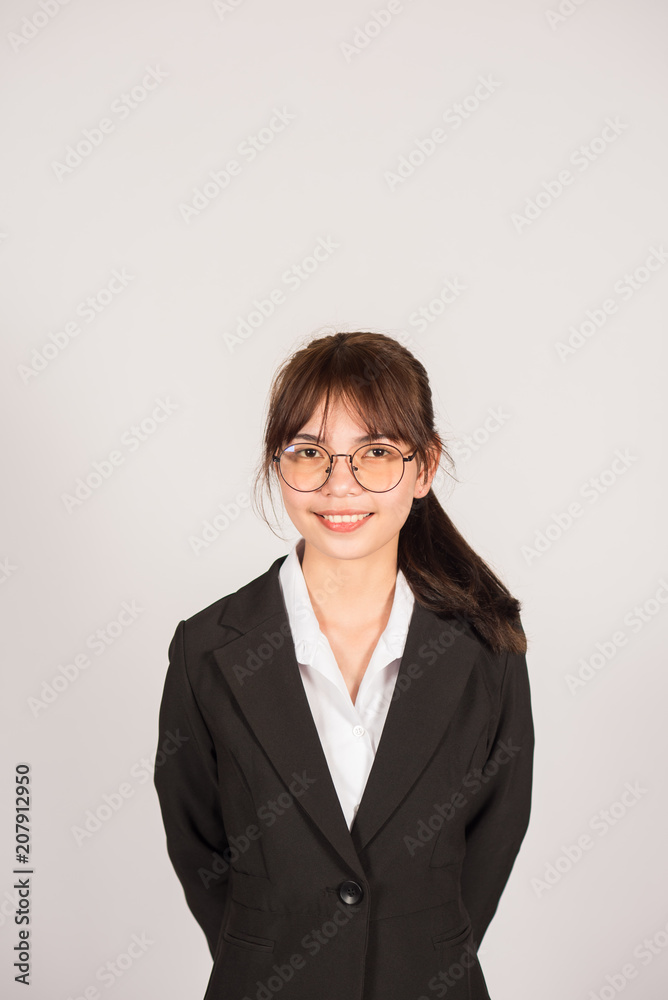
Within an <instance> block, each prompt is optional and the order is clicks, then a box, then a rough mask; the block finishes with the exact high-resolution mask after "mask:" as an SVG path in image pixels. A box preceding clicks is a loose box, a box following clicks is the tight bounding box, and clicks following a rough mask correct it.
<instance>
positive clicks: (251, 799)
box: [154, 556, 534, 1000]
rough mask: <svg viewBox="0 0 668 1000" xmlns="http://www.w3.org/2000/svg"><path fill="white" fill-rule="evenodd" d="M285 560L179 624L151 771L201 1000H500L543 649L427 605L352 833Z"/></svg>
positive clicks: (417, 609) (420, 610) (417, 616)
mask: <svg viewBox="0 0 668 1000" xmlns="http://www.w3.org/2000/svg"><path fill="white" fill-rule="evenodd" d="M285 558H286V556H282V557H280V558H279V559H277V560H276V561H275V562H274V563H273V565H272V566H271V567H270V568H269V570H267V571H266V572H265V573H263V574H262V575H261V576H259V577H257V579H255V580H253V581H251V582H250V583H249V584H247V585H246V586H244V587H242V588H241V589H240V590H238V591H237V592H236V593H233V594H229V595H228V596H226V597H223V598H221V599H220V600H218V601H216V602H215V603H214V604H211V605H210V606H209V607H208V608H205V609H204V610H202V611H200V612H198V613H197V614H195V615H193V616H192V617H191V618H188V619H187V620H186V621H181V622H179V625H178V627H177V629H176V632H175V634H174V637H173V639H172V641H171V644H170V647H169V667H168V670H167V676H166V680H165V686H164V693H163V697H162V703H161V707H160V720H159V730H160V732H159V740H158V753H157V755H156V765H155V776H154V780H155V787H156V790H157V793H158V797H159V801H160V807H161V811H162V817H163V821H164V826H165V832H166V838H167V850H168V853H169V857H170V859H171V862H172V864H173V866H174V869H175V871H176V874H177V876H178V878H179V880H180V882H181V884H182V886H183V889H184V892H185V897H186V901H187V903H188V906H189V907H190V909H191V911H192V913H193V915H194V917H195V919H196V920H197V921H198V923H199V924H200V926H201V927H202V930H203V931H204V933H205V935H206V938H207V942H208V945H209V949H210V951H211V955H212V957H213V968H212V971H211V976H210V979H209V983H208V987H207V990H206V994H205V998H204V1000H273V998H274V997H275V996H280V998H281V1000H433V998H434V997H447V1000H488V998H489V994H488V992H487V988H486V986H485V980H484V977H483V973H482V970H481V968H480V965H479V962H478V958H477V948H478V945H479V944H480V941H481V939H482V936H483V934H484V933H485V930H486V928H487V926H488V924H489V922H490V920H491V919H492V917H493V915H494V913H495V911H496V909H497V905H498V902H499V898H500V896H501V893H502V891H503V889H504V886H505V885H506V882H507V880H508V876H509V874H510V871H511V868H512V867H513V864H514V861H515V858H516V856H517V853H518V851H519V848H520V844H521V843H522V840H523V838H524V835H525V832H526V829H527V826H528V822H529V813H530V807H531V781H532V763H533V747H534V731H533V721H532V714H531V700H530V690H529V680H528V674H527V666H526V657H525V655H524V654H512V653H511V654H508V653H503V654H500V655H497V654H494V653H491V652H490V651H489V649H488V647H486V646H485V645H484V644H483V642H482V641H481V640H480V639H479V638H478V637H477V635H476V634H475V632H474V631H473V630H472V628H471V626H470V625H469V624H468V623H467V622H464V621H459V620H457V619H455V618H441V617H439V616H437V615H436V614H435V613H433V612H431V611H428V610H426V609H425V608H424V607H423V606H422V605H420V604H418V603H417V601H416V603H415V605H414V609H413V614H412V617H411V620H410V626H409V630H408V636H407V640H406V646H405V649H404V654H403V658H402V661H401V668H400V672H399V675H398V677H397V681H396V686H395V689H394V697H393V700H392V702H391V704H390V707H389V711H388V714H387V718H386V721H385V726H384V729H383V732H382V735H381V739H380V742H379V745H378V749H377V753H376V757H375V759H374V763H373V767H372V769H371V772H370V774H369V779H368V782H367V785H366V787H365V790H364V794H363V796H362V799H361V803H360V806H359V809H358V811H357V814H356V816H355V820H354V822H353V826H352V829H351V830H349V829H348V826H347V823H346V821H345V818H344V815H343V812H342V811H341V807H340V804H339V800H338V797H337V794H336V791H335V788H334V785H333V782H332V779H331V775H330V772H329V768H328V766H327V762H326V759H325V756H324V752H323V750H322V746H321V744H320V740H319V737H318V732H317V729H316V726H315V723H314V721H313V716H312V715H311V710H310V707H309V704H308V700H307V697H306V692H305V690H304V687H303V684H302V680H301V676H300V673H299V667H298V664H297V660H296V656H295V651H294V644H293V640H292V635H291V632H290V627H289V622H288V615H287V610H286V607H285V603H284V600H283V595H282V592H281V589H280V584H279V579H278V571H279V568H280V566H281V563H282V562H283V560H284V559H285ZM509 964H510V963H509ZM511 987H512V983H509V988H511Z"/></svg>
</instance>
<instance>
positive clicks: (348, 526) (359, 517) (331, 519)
mask: <svg viewBox="0 0 668 1000" xmlns="http://www.w3.org/2000/svg"><path fill="white" fill-rule="evenodd" d="M313 513H314V514H315V516H316V517H317V518H318V519H319V520H320V522H321V523H322V525H323V527H325V528H327V529H328V530H329V531H338V532H344V531H356V530H358V529H359V528H360V527H361V526H362V525H363V524H365V523H366V522H367V521H369V520H370V519H371V518H372V517H373V511H370V512H369V513H366V514H361V513H360V514H318V513H317V511H313Z"/></svg>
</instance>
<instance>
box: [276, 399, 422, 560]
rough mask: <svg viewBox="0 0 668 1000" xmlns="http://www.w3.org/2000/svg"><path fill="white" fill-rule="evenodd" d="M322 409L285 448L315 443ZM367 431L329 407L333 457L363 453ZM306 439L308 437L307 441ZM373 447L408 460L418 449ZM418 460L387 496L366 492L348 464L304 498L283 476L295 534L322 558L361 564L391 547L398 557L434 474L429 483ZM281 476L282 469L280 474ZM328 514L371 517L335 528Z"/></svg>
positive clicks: (337, 406)
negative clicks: (403, 531) (410, 521)
mask: <svg viewBox="0 0 668 1000" xmlns="http://www.w3.org/2000/svg"><path fill="white" fill-rule="evenodd" d="M322 410H323V404H322V403H321V404H320V406H319V407H318V409H317V410H316V411H315V412H314V413H312V414H311V417H310V419H309V420H308V421H307V422H306V423H305V424H304V425H303V426H302V427H301V428H300V429H299V431H298V433H297V434H295V436H294V437H293V438H292V439H291V440H290V441H286V442H285V445H286V446H287V445H289V444H292V443H294V442H297V441H304V440H305V439H307V440H309V441H310V440H315V439H316V438H317V436H318V432H319V430H320V422H321V419H322ZM368 434H369V431H368V428H367V427H365V426H364V424H361V423H359V421H358V419H357V417H356V416H355V415H354V414H352V413H350V412H349V411H348V410H347V409H346V407H345V406H344V405H343V404H342V402H341V401H340V400H336V401H332V402H330V405H329V412H328V416H327V424H326V425H325V428H324V430H323V438H322V440H321V444H323V445H324V447H325V448H327V450H328V451H329V452H330V454H337V455H341V453H344V454H350V455H352V454H353V452H354V451H356V450H357V449H358V448H359V447H360V443H361V441H360V439H364V438H366V437H367V436H368ZM306 435H308V436H309V437H308V438H306ZM373 440H374V441H380V442H386V443H387V444H393V445H395V446H396V447H397V448H399V450H400V451H401V453H402V455H404V456H408V455H410V454H412V453H413V451H414V449H413V448H412V447H410V445H409V443H408V442H406V441H401V440H396V439H393V438H391V437H386V436H384V435H379V436H378V437H374V439H373ZM417 463H418V456H417V455H416V457H415V458H414V459H413V460H412V461H410V462H405V463H404V474H403V477H402V478H401V481H400V482H399V484H398V485H397V486H395V487H394V489H391V490H388V491H387V492H385V493H373V492H371V491H370V490H365V489H364V488H363V487H362V486H360V484H359V483H358V482H357V481H356V479H355V477H354V476H353V474H352V471H351V468H350V460H349V459H347V458H341V457H338V458H335V459H334V468H333V469H332V474H331V475H330V477H329V479H328V480H327V482H326V483H325V485H324V486H322V487H321V488H320V489H318V490H313V491H312V492H307V493H300V492H299V491H298V490H294V489H292V488H291V487H290V486H288V485H287V483H285V482H284V480H283V479H282V477H281V476H280V475H279V477H278V481H279V483H280V487H281V493H282V496H283V503H284V504H285V509H286V511H287V514H288V516H289V518H290V520H291V521H292V523H293V524H294V526H295V528H296V529H297V531H298V532H299V534H300V535H302V536H303V538H304V539H305V541H306V544H307V545H312V546H314V548H315V549H317V550H318V551H319V552H321V553H322V554H323V555H326V556H328V557H330V558H334V559H359V558H362V557H364V556H368V555H371V554H372V553H374V552H377V551H378V550H380V549H382V548H384V547H385V546H390V547H392V548H393V550H394V551H396V549H397V546H398V542H399V532H400V531H401V528H402V527H403V524H404V522H405V521H406V518H407V517H408V515H409V513H410V509H411V505H412V503H413V498H414V497H422V496H425V495H426V494H427V493H428V492H429V488H430V486H431V481H432V478H433V473H434V472H435V468H434V469H433V471H432V473H431V474H430V475H429V477H428V479H427V482H426V483H425V482H424V481H423V480H424V476H423V475H422V474H421V470H420V468H419V466H418V464H417ZM276 471H277V473H278V469H277V470H276ZM324 514H333V515H336V514H340V515H345V514H349V515H358V514H369V515H370V516H369V517H365V518H363V519H361V520H358V521H355V522H347V523H335V522H331V521H327V520H325V518H324V517H323V515H324Z"/></svg>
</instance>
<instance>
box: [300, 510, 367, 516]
mask: <svg viewBox="0 0 668 1000" xmlns="http://www.w3.org/2000/svg"><path fill="white" fill-rule="evenodd" d="M313 513H314V514H332V515H336V514H340V515H341V516H343V515H344V514H372V513H373V511H370V510H314V511H313Z"/></svg>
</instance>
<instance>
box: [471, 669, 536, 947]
mask: <svg viewBox="0 0 668 1000" xmlns="http://www.w3.org/2000/svg"><path fill="white" fill-rule="evenodd" d="M499 701H500V705H499V714H498V718H497V720H496V724H493V727H492V730H491V738H490V744H489V747H488V753H487V757H486V759H485V764H484V765H483V767H482V769H481V770H482V774H481V773H480V771H479V770H476V771H474V772H472V775H474V776H475V777H472V780H471V784H470V788H472V789H473V791H472V794H471V798H472V804H473V811H472V814H471V816H470V818H469V821H468V824H467V827H466V855H465V858H464V863H463V869H462V882H461V885H462V896H463V899H464V905H465V906H466V909H467V910H468V912H469V914H470V916H471V922H472V925H473V937H474V939H475V941H476V943H477V946H479V945H480V942H481V941H482V938H483V935H484V934H485V931H486V930H487V927H488V926H489V924H490V921H491V919H492V917H493V916H494V914H495V913H496V909H497V906H498V904H499V899H500V898H501V893H502V892H503V890H504V888H505V885H506V882H507V881H508V878H509V876H510V872H511V869H512V867H513V864H514V863H515V858H516V857H517V854H518V852H519V849H520V845H521V843H522V840H523V839H524V835H525V833H526V831H527V827H528V825H529V814H530V811H531V784H532V773H533V750H534V729H533V718H532V713H531V696H530V689H529V676H528V672H527V664H526V654H525V653H508V654H507V659H506V666H505V672H504V676H503V680H502V682H501V692H500V697H499ZM485 779H487V780H485Z"/></svg>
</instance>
